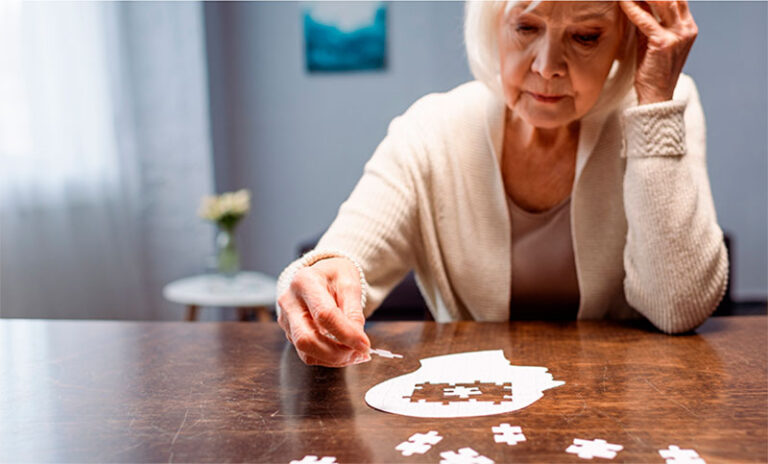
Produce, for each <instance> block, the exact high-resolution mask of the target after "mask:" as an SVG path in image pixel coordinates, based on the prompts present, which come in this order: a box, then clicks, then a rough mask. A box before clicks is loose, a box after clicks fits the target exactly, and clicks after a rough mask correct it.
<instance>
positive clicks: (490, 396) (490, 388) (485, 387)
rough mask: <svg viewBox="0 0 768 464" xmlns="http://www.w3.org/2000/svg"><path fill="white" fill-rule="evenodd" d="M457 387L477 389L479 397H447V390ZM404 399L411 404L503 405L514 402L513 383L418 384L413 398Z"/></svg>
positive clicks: (477, 381) (414, 387)
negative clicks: (467, 403) (470, 403)
mask: <svg viewBox="0 0 768 464" xmlns="http://www.w3.org/2000/svg"><path fill="white" fill-rule="evenodd" d="M455 387H465V388H473V387H474V388H477V389H478V390H480V394H479V395H470V396H469V398H460V397H458V396H446V395H445V390H446V389H449V388H455ZM403 398H406V399H409V400H411V403H418V402H419V401H425V402H428V403H443V404H448V403H459V402H469V401H492V402H493V404H501V402H502V401H512V383H511V382H505V383H502V384H496V383H493V382H480V381H479V380H476V381H475V383H429V382H425V383H417V384H416V385H414V386H413V392H412V393H411V396H404V397H403Z"/></svg>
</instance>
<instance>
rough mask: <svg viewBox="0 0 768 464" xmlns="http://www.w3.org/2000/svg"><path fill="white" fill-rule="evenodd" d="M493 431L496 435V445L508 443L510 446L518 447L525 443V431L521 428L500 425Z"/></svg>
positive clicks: (493, 428)
mask: <svg viewBox="0 0 768 464" xmlns="http://www.w3.org/2000/svg"><path fill="white" fill-rule="evenodd" d="M491 430H492V431H493V433H495V434H496V435H494V436H493V440H494V441H495V442H496V443H506V444H508V445H516V444H518V443H520V442H521V441H525V435H523V429H521V428H520V427H512V426H511V425H509V424H499V425H497V426H495V427H491Z"/></svg>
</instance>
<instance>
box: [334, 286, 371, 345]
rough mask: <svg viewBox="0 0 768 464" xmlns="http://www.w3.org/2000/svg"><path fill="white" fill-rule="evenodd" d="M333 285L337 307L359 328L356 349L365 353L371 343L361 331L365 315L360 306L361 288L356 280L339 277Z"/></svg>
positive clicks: (362, 330) (363, 331)
mask: <svg viewBox="0 0 768 464" xmlns="http://www.w3.org/2000/svg"><path fill="white" fill-rule="evenodd" d="M333 285H334V290H335V294H336V300H337V301H338V303H339V307H341V310H342V311H343V312H344V314H345V315H346V317H347V319H348V320H349V321H351V322H352V323H353V324H354V325H356V326H357V327H359V328H360V332H359V334H358V335H359V336H360V339H359V340H357V341H356V343H357V344H358V346H359V348H358V349H359V350H360V351H363V352H366V353H367V352H368V350H369V349H370V347H371V342H370V340H368V336H367V335H366V334H365V330H364V329H363V328H364V326H365V315H364V314H363V307H362V305H361V300H362V298H361V297H362V288H361V287H360V282H359V281H358V280H357V279H351V278H349V277H345V276H339V277H337V278H336V279H335V280H334V282H333ZM360 343H362V345H360Z"/></svg>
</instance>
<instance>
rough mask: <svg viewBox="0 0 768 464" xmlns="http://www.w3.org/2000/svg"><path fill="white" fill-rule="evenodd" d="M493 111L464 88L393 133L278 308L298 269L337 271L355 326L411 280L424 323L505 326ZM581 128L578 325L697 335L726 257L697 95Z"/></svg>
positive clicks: (575, 215)
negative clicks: (647, 327)
mask: <svg viewBox="0 0 768 464" xmlns="http://www.w3.org/2000/svg"><path fill="white" fill-rule="evenodd" d="M505 110H506V104H505V102H504V100H503V99H501V98H499V97H497V96H496V95H495V94H494V93H493V92H491V90H490V89H488V88H487V87H486V86H485V85H484V84H483V83H481V82H479V81H472V82H468V83H466V84H462V85H460V86H458V87H456V88H455V89H453V90H451V91H449V92H446V93H435V94H430V95H427V96H425V97H422V98H421V99H419V100H418V101H417V102H416V103H414V104H413V105H412V106H411V107H410V108H409V109H408V111H406V112H405V113H404V114H403V115H402V116H398V117H396V118H395V119H394V120H392V122H391V124H390V125H389V129H388V132H387V135H386V137H385V138H384V139H383V140H382V142H381V143H380V144H379V146H378V147H377V149H376V152H375V153H374V154H373V157H372V158H371V159H370V161H368V163H367V164H366V165H365V170H364V172H363V176H362V178H361V179H360V180H359V182H358V183H357V185H356V186H355V189H354V191H353V192H352V194H351V195H350V196H349V198H348V199H347V200H346V201H345V202H344V203H343V204H342V205H341V207H340V208H339V213H338V216H337V217H336V219H335V220H334V221H333V223H332V224H331V226H330V228H329V229H328V230H327V231H326V233H325V234H324V235H323V237H322V238H321V239H320V242H319V243H318V244H317V248H316V249H315V250H314V251H312V252H310V253H308V254H307V255H305V256H303V257H302V258H300V259H298V260H296V261H294V262H293V263H291V264H290V265H289V266H288V267H287V268H286V269H285V270H284V271H283V272H282V274H281V275H280V278H279V279H278V284H277V294H278V295H282V294H283V293H284V292H285V291H286V290H287V289H288V286H289V285H290V283H291V281H292V280H293V277H294V275H295V273H296V272H297V271H298V270H299V269H300V268H302V267H303V266H309V265H312V264H313V263H315V262H316V261H317V260H318V259H323V258H324V257H329V256H340V257H345V258H348V259H350V261H351V262H352V263H354V264H355V265H356V266H357V267H358V269H359V271H360V272H359V277H360V283H361V286H362V289H363V293H362V301H361V304H362V305H363V309H364V312H365V314H366V315H369V314H371V312H373V311H374V310H375V309H376V307H378V306H379V304H380V303H381V302H382V300H383V299H384V298H385V297H386V295H387V294H388V293H389V291H390V290H391V289H392V288H393V287H394V286H395V285H396V284H397V283H398V282H399V281H400V280H401V279H402V278H403V277H404V276H405V275H406V274H407V272H408V271H409V270H410V269H414V270H415V273H416V281H417V283H418V284H419V288H420V290H421V293H422V295H423V296H424V299H425V300H426V303H427V306H428V307H429V309H430V311H431V312H432V314H433V316H434V317H435V320H437V321H438V322H444V321H455V320H477V321H504V320H507V319H508V318H509V302H510V299H511V285H510V283H511V281H512V268H511V262H510V258H509V257H510V255H511V252H512V250H511V246H512V245H511V240H510V237H511V225H510V221H509V211H508V206H507V201H506V198H507V195H506V191H505V189H504V182H503V179H502V175H501V166H500V162H499V161H500V160H499V159H497V156H496V155H495V153H496V154H498V153H501V146H502V142H503V136H504V115H505ZM580 127H581V128H580V133H579V142H578V147H577V152H576V173H575V177H574V186H573V189H572V193H571V205H570V218H571V239H572V243H573V247H574V249H573V252H574V258H575V263H576V273H577V276H578V282H579V313H578V318H579V319H601V318H626V317H637V316H638V313H639V314H642V316H644V317H645V318H647V319H648V320H649V321H650V322H651V323H653V324H654V325H655V326H656V327H658V328H659V329H660V330H662V331H665V332H684V331H687V330H690V329H692V328H694V327H696V326H698V325H699V324H701V323H702V322H703V321H704V320H705V319H706V318H707V317H708V316H709V315H710V314H711V313H712V311H714V309H715V308H716V307H717V304H718V302H719V301H720V299H721V298H722V296H723V294H724V292H725V287H726V281H727V278H728V277H727V276H728V257H727V255H726V252H725V246H724V243H723V234H722V231H721V230H720V227H719V226H718V225H717V217H716V215H715V208H714V203H713V201H712V192H711V190H710V187H709V178H708V176H707V164H706V134H705V124H704V113H703V111H702V109H701V103H700V101H699V95H698V93H697V91H696V85H695V84H694V82H693V80H692V79H691V78H690V77H689V76H687V75H684V74H681V75H680V78H679V79H678V82H677V87H676V88H675V93H674V96H673V100H672V101H667V102H661V103H654V104H649V105H640V106H638V105H637V96H636V95H635V93H634V91H631V92H630V94H628V95H627V98H626V99H625V100H624V101H623V102H622V104H621V106H620V107H619V108H617V109H616V111H614V112H612V113H610V114H607V115H588V116H585V117H584V118H582V120H581V124H580ZM286 188H293V189H297V188H301V186H299V185H290V186H286ZM305 193H306V195H307V196H309V195H311V193H310V192H305ZM278 311H280V308H279V307H278Z"/></svg>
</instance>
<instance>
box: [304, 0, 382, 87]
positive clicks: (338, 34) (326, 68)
mask: <svg viewBox="0 0 768 464" xmlns="http://www.w3.org/2000/svg"><path fill="white" fill-rule="evenodd" d="M302 16H303V20H304V49H305V56H306V66H307V71H309V72H338V71H367V70H381V69H384V68H385V66H386V61H387V5H386V4H385V3H384V2H305V3H302Z"/></svg>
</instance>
